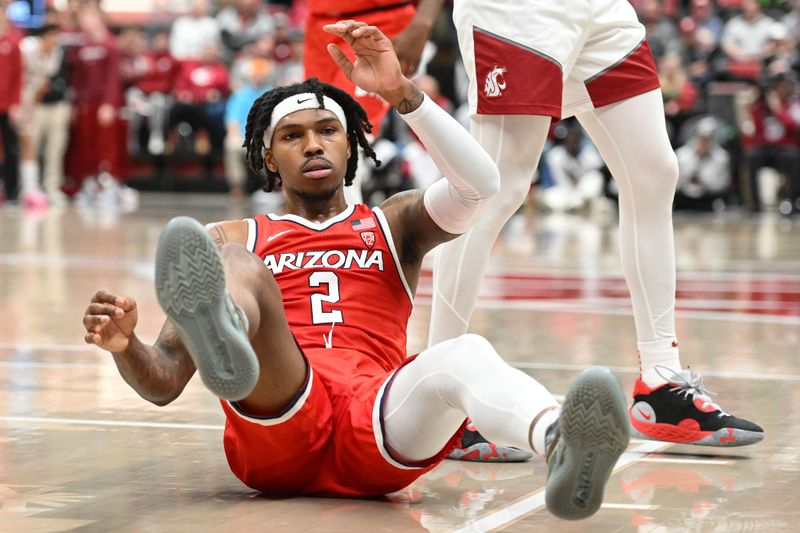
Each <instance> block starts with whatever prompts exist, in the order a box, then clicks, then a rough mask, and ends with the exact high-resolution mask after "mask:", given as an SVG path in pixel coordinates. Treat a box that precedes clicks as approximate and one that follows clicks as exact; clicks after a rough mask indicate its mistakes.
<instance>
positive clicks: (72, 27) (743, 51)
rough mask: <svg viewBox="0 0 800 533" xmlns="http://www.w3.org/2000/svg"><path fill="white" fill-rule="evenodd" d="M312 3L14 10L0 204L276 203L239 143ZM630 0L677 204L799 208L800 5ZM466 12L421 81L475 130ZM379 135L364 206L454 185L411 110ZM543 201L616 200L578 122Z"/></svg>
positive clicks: (1, 12)
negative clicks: (143, 194)
mask: <svg viewBox="0 0 800 533" xmlns="http://www.w3.org/2000/svg"><path fill="white" fill-rule="evenodd" d="M311 1H313V0H311ZM308 2H309V0H283V1H278V0H271V1H265V0H103V1H98V0H47V1H46V2H45V0H18V1H9V0H0V80H2V81H1V82H0V133H1V134H2V136H1V137H0V154H1V155H0V158H1V160H2V167H0V169H1V171H2V182H0V183H1V184H2V185H0V201H5V202H11V203H19V204H20V205H22V206H24V207H26V208H31V209H41V208H46V207H47V206H61V205H65V204H67V203H70V202H74V203H76V204H80V205H100V206H109V207H111V208H114V207H118V208H120V209H122V210H130V209H134V208H135V206H136V204H137V196H138V194H137V191H139V190H163V191H189V190H191V191H216V192H222V191H225V192H228V193H229V194H231V195H232V196H234V197H237V198H242V199H248V200H250V201H253V202H255V203H256V204H260V205H261V206H267V208H269V209H279V207H280V203H281V200H280V194H279V193H265V192H263V191H261V190H260V189H261V186H262V185H263V181H262V180H261V178H259V177H258V176H257V175H256V174H254V173H253V172H251V171H250V170H249V169H247V168H246V165H245V161H244V149H243V148H242V147H241V144H242V140H243V136H244V124H245V121H246V118H247V113H248V111H249V109H250V106H251V105H252V102H253V101H254V100H255V99H256V98H257V97H258V96H259V95H261V94H262V93H263V92H264V91H266V90H268V89H270V88H272V87H275V86H280V85H285V84H290V83H295V82H298V81H302V80H303V79H304V73H303V51H304V37H305V36H304V23H305V20H306V17H307V16H308V11H309V6H308ZM342 3H343V4H345V3H346V2H342ZM631 3H632V4H633V5H634V7H635V8H636V10H637V12H638V14H639V17H640V20H641V21H642V23H643V24H644V25H645V27H646V29H647V38H648V40H649V42H650V47H651V49H652V51H653V54H654V56H655V60H656V64H657V66H658V70H659V74H660V78H661V87H662V91H663V95H664V112H665V116H666V119H667V125H668V130H669V135H670V139H671V141H672V144H673V147H674V149H675V151H676V154H677V157H678V161H679V167H680V180H679V185H678V192H677V194H676V198H675V208H676V209H687V210H699V211H712V210H713V211H720V210H725V209H744V210H749V211H754V212H755V211H762V210H767V211H779V212H781V213H783V214H785V215H787V216H788V215H791V214H792V213H796V212H797V211H798V210H800V95H799V94H798V73H800V54H798V43H799V42H800V0H716V1H714V0H631ZM451 13H452V2H450V3H447V2H446V3H445V8H444V9H443V10H442V13H441V14H440V16H439V18H438V19H437V21H436V24H435V25H434V27H433V29H432V32H431V36H430V41H429V43H428V45H427V46H426V49H425V53H424V61H423V64H422V65H421V67H420V68H419V69H418V71H417V74H416V75H415V77H414V80H415V81H416V83H418V84H419V86H420V87H421V88H422V89H423V90H424V91H425V92H426V93H427V94H429V95H430V96H431V97H432V98H434V99H435V100H436V101H437V102H438V103H439V105H441V106H442V107H444V108H445V109H447V110H448V111H449V112H451V113H453V114H454V115H455V116H456V117H457V118H458V119H459V120H460V121H462V123H464V124H468V112H467V110H466V106H465V101H466V94H465V91H466V75H465V73H464V70H463V65H462V64H461V61H460V57H459V51H458V44H457V40H456V34H455V29H454V28H453V25H452V19H451ZM380 132H381V133H380V136H379V137H378V138H376V139H375V141H374V142H375V150H376V152H377V154H378V157H379V159H381V161H382V165H381V166H380V167H379V168H369V169H368V171H367V172H365V175H364V180H363V192H364V198H365V201H366V202H367V203H371V204H374V203H377V202H379V201H381V200H382V199H383V198H385V197H386V196H387V195H390V194H393V193H395V192H398V191H401V190H404V189H408V188H412V187H425V186H427V185H428V184H430V183H432V182H433V181H435V180H436V179H438V178H439V177H440V174H439V171H438V169H437V168H436V167H435V165H433V163H432V161H431V160H430V158H429V157H428V155H427V154H426V152H425V149H424V148H423V147H422V146H421V144H420V143H419V142H418V141H417V140H416V139H415V137H414V136H413V135H411V134H410V132H409V131H408V129H407V128H406V127H405V126H404V123H403V122H402V121H401V120H398V118H397V116H396V115H394V114H393V113H390V114H389V115H387V117H386V119H385V121H384V123H383V124H382V125H381V128H380ZM641 142H643V143H646V142H648V140H647V139H642V140H641ZM531 190H532V194H531V197H530V205H531V206H534V207H535V208H536V209H541V210H548V211H595V210H600V211H603V210H609V209H613V207H614V202H615V195H616V189H615V186H614V182H613V180H612V179H611V177H610V175H609V173H608V171H607V169H606V168H605V166H604V165H603V162H602V160H601V159H600V157H599V156H598V154H597V152H596V150H595V149H594V147H593V146H592V144H591V142H590V141H589V139H588V138H587V137H586V135H585V134H584V132H583V131H582V129H581V128H580V125H579V124H578V122H577V121H575V120H574V119H572V120H566V121H561V122H558V123H554V124H553V126H552V128H551V135H550V140H549V142H548V145H547V148H546V150H545V152H544V154H543V156H542V159H541V161H540V164H539V168H538V169H537V172H536V174H535V176H533V179H532V183H531Z"/></svg>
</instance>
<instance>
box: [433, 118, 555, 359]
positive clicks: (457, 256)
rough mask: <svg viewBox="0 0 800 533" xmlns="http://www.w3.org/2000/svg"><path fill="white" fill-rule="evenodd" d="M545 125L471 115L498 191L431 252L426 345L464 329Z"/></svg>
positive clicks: (529, 175) (524, 189)
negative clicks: (496, 174)
mask: <svg viewBox="0 0 800 533" xmlns="http://www.w3.org/2000/svg"><path fill="white" fill-rule="evenodd" d="M549 127H550V118H549V117H538V116H537V117H531V116H518V115H509V116H503V115H477V116H474V117H472V127H471V129H472V135H473V136H474V137H475V138H476V139H477V140H478V142H479V143H480V144H481V145H482V146H483V148H484V149H485V150H486V151H487V152H488V154H489V155H490V156H491V157H492V159H493V160H494V161H495V163H496V164H497V167H498V169H499V170H500V190H499V192H498V193H497V195H495V197H494V198H493V199H492V200H491V203H490V204H489V205H488V206H487V207H486V208H485V209H484V211H483V213H482V214H481V217H480V218H479V219H478V221H477V222H476V223H475V225H474V226H473V227H472V228H471V229H469V230H468V231H467V232H466V233H465V234H464V235H461V236H460V237H458V238H457V239H455V240H452V241H450V242H448V243H445V244H443V245H441V246H440V247H439V248H438V249H437V250H436V252H435V253H436V254H437V255H436V258H435V263H434V268H433V276H434V278H433V302H432V308H431V322H430V331H429V334H428V346H433V345H435V344H438V343H439V342H441V341H444V340H447V339H452V338H454V337H457V336H459V335H462V334H463V333H465V332H466V331H467V326H468V324H469V320H470V318H471V317H472V311H473V309H474V308H475V300H477V298H478V290H479V289H480V285H481V280H482V278H483V273H484V271H485V270H486V263H487V261H488V259H489V252H490V251H491V248H492V245H493V244H494V241H495V239H497V235H498V234H499V233H500V230H501V229H502V227H503V225H505V223H506V221H507V220H508V219H509V218H510V217H511V215H513V214H514V213H515V212H516V211H517V209H519V207H520V205H522V202H523V201H524V200H525V197H526V195H527V193H528V190H529V188H530V185H531V180H532V179H533V175H534V172H535V171H536V165H537V164H538V162H539V156H540V155H541V152H542V147H543V146H544V142H545V140H546V139H547V131H548V129H549Z"/></svg>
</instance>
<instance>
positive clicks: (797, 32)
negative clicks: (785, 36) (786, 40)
mask: <svg viewBox="0 0 800 533" xmlns="http://www.w3.org/2000/svg"><path fill="white" fill-rule="evenodd" d="M781 22H783V24H784V25H785V26H786V28H787V29H788V30H789V33H790V34H791V35H792V37H794V40H795V41H800V1H798V0H792V10H791V11H790V12H789V13H787V14H786V15H784V17H783V18H782V19H781Z"/></svg>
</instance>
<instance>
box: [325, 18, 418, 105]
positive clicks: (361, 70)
mask: <svg viewBox="0 0 800 533" xmlns="http://www.w3.org/2000/svg"><path fill="white" fill-rule="evenodd" d="M323 29H324V30H325V31H326V32H328V33H332V34H334V35H338V36H339V37H341V38H342V39H343V40H344V42H346V43H347V44H348V45H349V46H350V48H351V49H352V50H353V52H354V53H355V60H354V61H350V59H349V58H348V57H347V55H346V54H345V53H344V51H342V49H341V48H340V47H339V46H337V45H335V44H333V43H331V44H329V45H328V53H329V54H330V55H331V57H332V58H333V60H334V61H335V62H336V64H337V65H339V68H341V69H342V71H343V72H344V73H345V75H346V76H347V77H348V78H349V79H350V81H352V82H353V83H354V84H356V85H357V86H358V87H360V88H362V89H363V90H365V91H367V92H371V93H377V94H379V95H381V96H382V97H384V98H385V99H386V100H390V98H387V96H391V95H394V94H397V93H399V92H400V91H402V90H403V88H404V87H405V84H406V83H408V79H407V78H406V77H405V76H403V73H402V71H401V70H400V62H399V61H398V60H397V56H396V55H395V52H394V47H393V46H392V41H390V40H389V39H388V37H386V36H385V35H384V34H383V33H382V32H381V31H380V30H379V29H378V28H376V27H375V26H369V25H367V24H366V23H364V22H356V21H354V20H342V21H339V22H337V23H336V24H327V25H326V26H325V27H324V28H323ZM390 101H391V100H390Z"/></svg>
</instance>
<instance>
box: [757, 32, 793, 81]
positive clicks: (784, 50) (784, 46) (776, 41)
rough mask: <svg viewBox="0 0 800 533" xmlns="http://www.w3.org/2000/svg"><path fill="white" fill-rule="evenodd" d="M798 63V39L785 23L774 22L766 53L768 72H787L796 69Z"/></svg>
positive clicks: (765, 60)
mask: <svg viewBox="0 0 800 533" xmlns="http://www.w3.org/2000/svg"><path fill="white" fill-rule="evenodd" d="M797 64H798V55H797V41H796V40H795V38H794V36H793V35H792V34H791V33H790V32H789V29H788V28H787V27H786V26H785V25H784V24H783V23H781V22H775V23H773V24H772V28H771V29H770V40H769V43H768V44H767V48H766V52H765V54H764V65H765V66H766V68H767V73H768V74H770V73H776V72H779V71H780V72H787V71H789V70H790V69H795V68H796V67H797Z"/></svg>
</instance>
